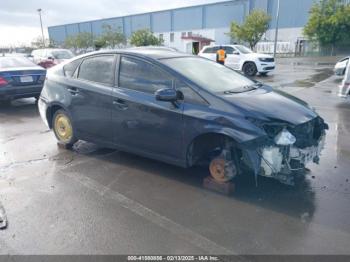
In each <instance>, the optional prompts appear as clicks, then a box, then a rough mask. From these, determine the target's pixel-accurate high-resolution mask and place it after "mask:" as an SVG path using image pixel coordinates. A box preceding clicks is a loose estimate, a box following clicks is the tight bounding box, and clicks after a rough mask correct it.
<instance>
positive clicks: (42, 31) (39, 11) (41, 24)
mask: <svg viewBox="0 0 350 262" xmlns="http://www.w3.org/2000/svg"><path fill="white" fill-rule="evenodd" d="M37 11H38V13H39V18H40V26H41V36H42V38H43V47H45V37H44V29H43V21H42V20H41V8H39V9H37Z"/></svg>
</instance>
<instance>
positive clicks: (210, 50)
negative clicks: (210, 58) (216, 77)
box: [203, 46, 219, 54]
mask: <svg viewBox="0 0 350 262" xmlns="http://www.w3.org/2000/svg"><path fill="white" fill-rule="evenodd" d="M218 50H219V47H216V46H214V47H208V48H206V49H205V50H204V51H203V53H204V54H215V53H216V52H217V51H218Z"/></svg>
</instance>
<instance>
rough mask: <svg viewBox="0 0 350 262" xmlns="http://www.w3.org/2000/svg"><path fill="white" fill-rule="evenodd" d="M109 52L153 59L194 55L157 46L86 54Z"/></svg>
mask: <svg viewBox="0 0 350 262" xmlns="http://www.w3.org/2000/svg"><path fill="white" fill-rule="evenodd" d="M107 53H109V54H110V53H118V54H131V55H138V56H143V57H149V58H153V59H157V60H159V59H166V58H176V57H189V56H193V55H191V54H186V53H181V52H176V51H171V50H165V49H164V50H161V49H156V48H135V49H118V50H103V51H96V52H92V53H88V54H86V55H92V54H107Z"/></svg>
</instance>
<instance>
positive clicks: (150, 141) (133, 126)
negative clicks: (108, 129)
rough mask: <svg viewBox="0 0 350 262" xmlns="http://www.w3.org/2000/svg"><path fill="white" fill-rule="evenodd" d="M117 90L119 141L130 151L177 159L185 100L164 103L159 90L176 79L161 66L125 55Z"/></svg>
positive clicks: (115, 121)
mask: <svg viewBox="0 0 350 262" xmlns="http://www.w3.org/2000/svg"><path fill="white" fill-rule="evenodd" d="M118 71H119V81H118V82H117V83H118V84H117V86H116V87H115V88H114V89H113V113H112V118H113V129H114V137H115V143H116V144H118V145H119V146H121V147H125V148H127V149H129V150H130V151H136V152H139V153H146V154H148V155H151V156H154V157H156V158H161V159H162V160H164V161H170V162H174V161H175V162H176V161H178V158H179V157H180V155H181V149H182V138H183V122H182V110H183V105H182V103H171V102H161V101H157V100H156V99H155V95H154V93H155V91H157V90H159V89H162V88H174V86H173V83H174V78H173V77H172V76H171V75H170V74H169V73H167V72H166V71H164V70H163V69H161V68H160V67H158V66H157V65H155V64H153V63H151V62H149V61H146V60H143V59H140V58H136V57H132V56H121V59H120V63H119V70H118Z"/></svg>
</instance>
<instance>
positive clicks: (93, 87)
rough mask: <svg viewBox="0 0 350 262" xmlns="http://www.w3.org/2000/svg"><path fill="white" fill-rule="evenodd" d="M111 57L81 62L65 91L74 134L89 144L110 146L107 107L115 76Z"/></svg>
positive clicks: (101, 56) (103, 56)
mask: <svg viewBox="0 0 350 262" xmlns="http://www.w3.org/2000/svg"><path fill="white" fill-rule="evenodd" d="M115 58H116V56H115V55H114V54H104V55H96V56H90V57H87V58H84V60H83V61H82V62H81V64H80V66H79V68H78V70H77V71H76V73H75V77H72V78H70V81H69V82H68V84H67V85H66V89H67V91H68V93H69V94H70V97H71V104H70V108H69V110H70V112H71V114H72V117H73V121H74V125H75V128H76V129H77V131H78V132H79V133H80V134H82V135H83V136H84V137H88V138H89V139H91V140H93V141H98V142H112V128H111V106H112V96H111V94H112V86H113V83H114V75H115V74H114V72H115Z"/></svg>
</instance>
